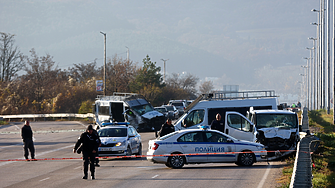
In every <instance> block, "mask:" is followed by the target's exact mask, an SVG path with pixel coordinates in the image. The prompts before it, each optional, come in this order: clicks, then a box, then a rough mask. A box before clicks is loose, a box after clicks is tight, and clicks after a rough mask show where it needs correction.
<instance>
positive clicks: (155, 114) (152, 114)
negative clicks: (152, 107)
mask: <svg viewBox="0 0 335 188" xmlns="http://www.w3.org/2000/svg"><path fill="white" fill-rule="evenodd" d="M162 116H164V115H163V114H162V113H160V112H158V111H151V112H147V113H145V114H143V115H142V117H144V118H146V119H152V118H155V117H162Z"/></svg>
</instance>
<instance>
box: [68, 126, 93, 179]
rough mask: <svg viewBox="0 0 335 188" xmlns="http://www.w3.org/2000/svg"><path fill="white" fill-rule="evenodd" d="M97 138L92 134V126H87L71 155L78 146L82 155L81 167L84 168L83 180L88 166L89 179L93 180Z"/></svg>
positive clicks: (85, 177)
mask: <svg viewBox="0 0 335 188" xmlns="http://www.w3.org/2000/svg"><path fill="white" fill-rule="evenodd" d="M98 140H99V138H98V137H97V135H96V134H93V126H92V125H89V126H88V127H87V129H86V132H84V133H82V134H81V135H80V137H79V138H78V141H77V142H76V144H75V146H74V148H73V153H76V151H77V149H78V148H79V146H81V149H82V155H83V166H84V176H83V179H87V175H88V165H89V164H90V171H91V178H92V180H93V179H95V165H94V161H95V157H96V153H97V151H98V147H99V143H98V142H99V141H98Z"/></svg>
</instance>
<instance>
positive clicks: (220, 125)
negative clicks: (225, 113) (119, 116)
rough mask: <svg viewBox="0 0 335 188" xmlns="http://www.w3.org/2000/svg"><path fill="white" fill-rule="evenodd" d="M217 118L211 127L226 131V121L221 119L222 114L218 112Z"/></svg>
mask: <svg viewBox="0 0 335 188" xmlns="http://www.w3.org/2000/svg"><path fill="white" fill-rule="evenodd" d="M215 118H216V119H215V120H213V121H212V123H211V129H214V130H218V131H221V132H223V133H224V122H223V121H222V120H221V115H220V114H219V113H217V114H216V117H215Z"/></svg>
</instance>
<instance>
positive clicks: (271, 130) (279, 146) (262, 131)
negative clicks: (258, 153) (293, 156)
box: [248, 110, 300, 160]
mask: <svg viewBox="0 0 335 188" xmlns="http://www.w3.org/2000/svg"><path fill="white" fill-rule="evenodd" d="M248 116H249V118H250V120H251V122H253V124H254V126H255V130H256V131H255V133H256V142H259V143H261V144H263V145H264V146H265V149H266V150H267V151H269V152H268V158H269V159H270V160H271V158H273V159H275V158H278V157H281V156H285V155H288V154H290V153H292V152H294V151H295V150H296V147H297V144H298V142H299V140H300V135H299V120H298V115H297V114H296V113H295V112H292V111H286V110H251V111H250V114H249V115H248Z"/></svg>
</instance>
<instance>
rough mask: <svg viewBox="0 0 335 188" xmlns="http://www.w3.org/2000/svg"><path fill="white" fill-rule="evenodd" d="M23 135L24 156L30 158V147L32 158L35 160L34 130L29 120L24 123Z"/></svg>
mask: <svg viewBox="0 0 335 188" xmlns="http://www.w3.org/2000/svg"><path fill="white" fill-rule="evenodd" d="M21 136H22V139H23V144H24V146H23V148H24V157H25V158H26V160H29V159H28V156H29V152H28V149H29V151H30V155H31V159H32V160H35V147H34V142H33V131H32V130H31V127H30V124H29V121H25V122H24V125H23V127H22V129H21Z"/></svg>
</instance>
